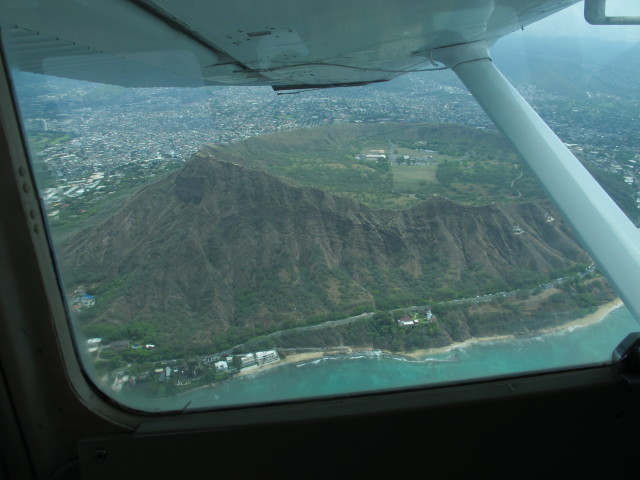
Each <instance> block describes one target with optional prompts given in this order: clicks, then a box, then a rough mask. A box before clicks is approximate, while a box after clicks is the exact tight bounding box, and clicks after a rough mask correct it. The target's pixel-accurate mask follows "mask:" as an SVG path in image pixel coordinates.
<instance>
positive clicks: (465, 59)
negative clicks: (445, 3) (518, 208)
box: [433, 42, 640, 319]
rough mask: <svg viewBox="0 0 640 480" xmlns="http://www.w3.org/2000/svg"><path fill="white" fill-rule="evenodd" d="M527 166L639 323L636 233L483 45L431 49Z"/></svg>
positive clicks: (639, 269)
mask: <svg viewBox="0 0 640 480" xmlns="http://www.w3.org/2000/svg"><path fill="white" fill-rule="evenodd" d="M433 58H434V59H436V60H438V61H440V62H442V63H444V64H445V65H447V66H448V67H449V68H451V69H452V70H453V71H454V72H455V73H456V75H458V77H459V78H460V80H462V82H463V83H464V84H465V86H466V87H467V88H468V89H469V91H470V92H471V94H472V95H473V96H474V97H475V99H476V100H477V101H478V103H479V104H480V106H481V107H482V108H483V109H484V111H485V112H486V113H487V115H489V117H490V118H491V120H492V121H493V123H494V124H495V125H496V126H497V127H498V128H499V129H500V130H501V131H502V133H503V134H504V135H505V136H506V137H507V138H508V139H509V141H510V142H511V143H512V144H513V146H514V147H515V149H516V150H517V151H518V152H519V153H520V155H521V156H522V157H523V158H524V160H525V161H526V162H527V164H528V165H529V167H530V168H531V170H533V172H534V174H535V175H536V176H537V177H538V179H539V180H540V182H541V183H542V185H543V187H544V188H545V189H546V190H547V192H548V193H549V195H550V196H551V198H552V199H553V200H554V201H555V203H556V205H557V207H558V208H559V210H560V211H561V212H562V213H563V214H564V216H565V218H566V219H567V220H568V221H569V223H570V224H571V225H572V227H573V228H574V230H575V231H576V232H577V233H578V236H579V237H580V238H581V240H582V243H583V245H584V247H585V248H586V250H587V251H588V252H589V253H590V254H591V256H592V257H593V259H594V260H595V261H596V263H597V264H598V267H599V268H600V269H601V270H602V272H603V273H604V274H605V276H606V277H607V278H608V279H609V281H610V282H611V284H612V286H613V287H614V288H615V289H616V290H617V292H618V294H619V295H620V297H621V298H622V300H623V301H624V303H625V305H626V306H627V308H629V310H630V311H631V312H632V313H633V315H634V316H635V317H636V319H640V232H639V231H638V229H637V228H636V227H635V226H634V225H633V223H632V222H631V221H630V220H629V219H628V218H627V216H626V215H625V214H624V213H623V212H622V211H621V210H620V209H619V208H618V206H617V205H616V204H615V203H614V201H613V200H611V198H610V197H609V195H608V194H607V193H606V192H605V191H604V190H603V189H602V187H601V186H600V185H599V184H598V182H596V181H595V179H594V178H593V177H592V176H591V174H589V172H588V171H587V170H586V169H585V168H584V167H583V166H582V164H581V163H580V161H579V160H578V159H577V158H576V157H575V156H574V155H573V154H572V153H571V152H570V151H569V149H568V148H567V147H566V146H565V145H564V143H562V141H561V140H560V139H559V138H558V137H557V136H556V134H555V133H553V131H552V130H551V128H549V126H548V125H547V124H546V123H545V122H544V120H542V119H541V118H540V117H539V116H538V114H537V113H536V112H535V111H534V110H533V108H531V106H530V105H529V104H528V103H527V102H526V101H525V100H524V98H522V96H521V95H520V94H519V93H518V92H517V91H516V89H515V88H514V87H513V86H512V85H511V84H510V83H509V82H508V81H507V79H506V78H505V77H504V76H503V75H502V74H501V73H500V71H498V69H497V68H496V67H495V66H494V65H493V62H492V61H491V58H490V56H489V47H488V45H487V44H486V43H485V42H476V43H471V44H462V45H456V46H452V47H446V48H441V49H436V50H434V51H433Z"/></svg>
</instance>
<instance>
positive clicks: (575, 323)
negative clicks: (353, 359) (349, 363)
mask: <svg viewBox="0 0 640 480" xmlns="http://www.w3.org/2000/svg"><path fill="white" fill-rule="evenodd" d="M622 305H623V303H622V300H620V299H615V300H613V301H611V302H609V303H606V304H604V305H601V306H600V307H598V309H597V310H596V311H595V312H593V313H591V314H589V315H587V316H585V317H581V318H578V319H576V320H572V321H570V322H567V323H564V324H562V325H557V326H555V327H551V328H546V329H543V330H540V331H539V333H548V332H553V331H558V330H566V329H568V328H575V327H585V326H587V325H592V324H594V323H597V322H599V321H600V320H602V319H603V318H604V317H606V316H607V315H608V314H609V313H611V312H612V311H614V310H615V309H616V308H619V307H621V306H622ZM512 337H513V335H495V336H489V337H473V338H469V339H467V340H465V341H464V342H458V343H452V344H450V345H446V346H444V347H437V348H426V349H422V350H415V351H413V352H402V353H395V352H385V353H391V354H394V355H402V356H405V357H410V358H415V359H420V360H421V359H424V358H426V357H429V356H431V355H435V354H438V353H444V352H448V351H450V350H455V349H458V348H464V347H468V346H469V345H473V344H475V343H479V342H494V341H496V340H508V339H509V338H512ZM370 350H371V348H352V347H336V348H332V349H323V350H318V351H313V352H304V353H293V354H288V355H287V357H286V358H284V359H282V360H280V361H279V362H273V363H268V364H266V365H262V366H259V367H256V368H251V369H247V370H244V371H242V372H240V373H237V374H236V376H244V375H251V374H254V373H259V372H264V371H265V370H269V369H272V368H276V367H281V366H283V365H289V364H295V363H302V362H307V361H311V360H316V359H318V358H322V357H324V356H333V355H340V354H349V353H353V352H364V351H370Z"/></svg>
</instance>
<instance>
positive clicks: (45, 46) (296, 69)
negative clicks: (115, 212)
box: [0, 0, 577, 89]
mask: <svg viewBox="0 0 640 480" xmlns="http://www.w3.org/2000/svg"><path fill="white" fill-rule="evenodd" d="M576 1H577V0H366V1H364V0H323V1H322V2H320V1H313V0H269V1H259V2H257V1H253V0H235V1H233V2H212V1H209V0H109V1H105V0H59V1H55V2H54V1H46V0H31V1H26V2H25V1H22V0H0V3H2V4H4V5H3V7H2V10H3V16H2V18H1V19H0V24H1V26H2V31H3V36H5V38H7V37H9V40H10V41H11V42H12V44H14V45H18V46H19V47H18V48H14V49H13V50H14V51H13V52H12V53H11V60H12V64H13V65H16V66H17V67H18V68H20V69H22V70H25V71H29V72H36V73H45V74H49V75H56V76H61V77H68V78H74V79H81V80H89V81H95V82H100V83H110V84H116V85H122V86H135V87H145V86H149V87H151V86H201V85H273V86H274V88H276V89H282V88H304V87H322V86H341V85H362V84H366V83H372V82H379V81H385V80H389V79H391V78H394V77H396V76H398V75H400V74H402V73H406V72H409V71H413V70H417V69H425V68H426V69H428V68H433V63H432V59H431V52H432V50H433V49H436V48H441V47H447V46H452V45H458V44H464V43H470V42H476V41H480V40H486V41H489V42H492V41H494V40H495V39H497V38H499V37H501V36H504V35H507V34H509V33H511V32H513V31H515V30H517V29H519V28H523V27H525V26H527V25H529V24H531V23H533V22H535V21H537V20H539V19H541V18H544V17H546V16H548V15H550V14H553V13H555V12H557V11H558V10H561V9H564V8H566V7H568V6H569V5H572V4H573V3H576Z"/></svg>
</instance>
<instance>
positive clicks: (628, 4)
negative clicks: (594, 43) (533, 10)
mask: <svg viewBox="0 0 640 480" xmlns="http://www.w3.org/2000/svg"><path fill="white" fill-rule="evenodd" d="M606 12H607V15H611V16H614V15H636V16H640V1H638V0H607V9H606ZM525 33H527V34H530V35H541V36H545V37H562V36H572V37H591V38H605V39H608V40H625V41H629V42H634V43H635V42H638V41H640V25H615V26H601V25H589V24H588V23H587V22H586V21H585V19H584V3H583V2H579V3H577V4H575V5H573V6H571V7H569V8H566V9H565V10H563V11H561V12H559V13H556V14H555V15H552V16H550V17H548V18H546V19H544V20H541V21H539V22H537V23H534V24H533V25H530V26H528V27H526V28H525Z"/></svg>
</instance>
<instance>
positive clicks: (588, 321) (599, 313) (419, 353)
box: [403, 298, 623, 359]
mask: <svg viewBox="0 0 640 480" xmlns="http://www.w3.org/2000/svg"><path fill="white" fill-rule="evenodd" d="M622 305H623V303H622V300H620V299H619V298H616V299H615V300H612V301H611V302H609V303H605V304H604V305H600V306H599V307H598V308H597V310H596V311H595V312H593V313H590V314H589V315H586V316H584V317H581V318H577V319H575V320H571V321H570V322H567V323H563V324H561V325H556V326H555V327H550V328H545V329H542V330H539V331H538V333H549V332H555V331H559V330H566V329H568V328H575V327H586V326H587V325H593V324H594V323H598V322H599V321H600V320H602V319H603V318H604V317H606V316H607V315H609V313H611V312H613V311H614V310H615V309H616V308H619V307H621V306H622ZM512 337H513V335H496V336H492V337H473V338H469V339H467V340H465V341H464V342H458V343H452V344H450V345H447V346H444V347H438V348H427V349H423V350H415V351H413V352H407V353H403V355H405V356H407V357H411V358H416V359H423V358H425V357H428V356H430V355H435V354H438V353H443V352H448V351H450V350H454V349H457V348H464V347H467V346H469V345H472V344H474V343H480V342H493V341H496V340H507V339H509V338H512Z"/></svg>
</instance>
